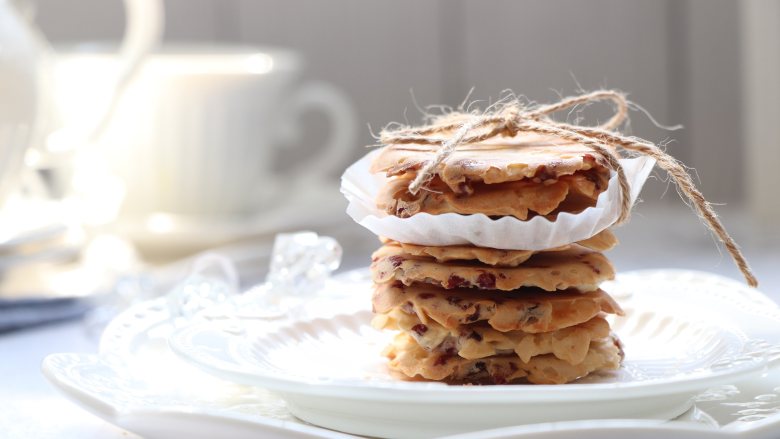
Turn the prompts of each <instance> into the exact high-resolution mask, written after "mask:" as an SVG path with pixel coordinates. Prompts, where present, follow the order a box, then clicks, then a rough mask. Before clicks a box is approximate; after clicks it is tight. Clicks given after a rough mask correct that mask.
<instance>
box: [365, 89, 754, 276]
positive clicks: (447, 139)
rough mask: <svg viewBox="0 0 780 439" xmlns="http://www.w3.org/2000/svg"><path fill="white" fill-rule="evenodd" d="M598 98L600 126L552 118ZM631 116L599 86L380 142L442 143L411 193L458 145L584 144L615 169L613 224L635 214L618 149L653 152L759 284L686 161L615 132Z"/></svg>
mask: <svg viewBox="0 0 780 439" xmlns="http://www.w3.org/2000/svg"><path fill="white" fill-rule="evenodd" d="M599 101H612V103H613V104H614V106H615V114H613V115H612V117H611V118H610V119H609V120H608V121H607V122H606V123H603V124H601V125H598V126H594V127H591V126H582V125H575V124H569V123H564V122H558V121H555V120H553V119H551V118H550V115H552V114H553V113H556V112H559V111H561V110H565V109H569V108H573V107H575V106H577V105H581V104H588V103H594V102H599ZM627 116H628V101H627V100H626V97H625V95H624V94H622V93H620V92H617V91H615V90H598V91H594V92H591V93H586V94H582V95H579V96H572V97H568V98H565V99H562V100H561V101H559V102H556V103H553V104H548V105H541V106H537V107H533V108H525V107H523V106H522V105H521V104H520V103H519V102H518V101H517V100H513V101H507V102H503V103H501V104H500V105H497V106H494V110H492V111H488V112H486V113H483V114H475V113H463V112H452V113H448V114H446V115H444V116H441V117H439V118H437V119H434V120H433V122H432V123H431V124H429V125H425V126H420V127H403V128H399V129H393V130H389V129H385V130H383V131H382V132H381V133H380V136H379V141H380V142H381V143H382V144H384V145H400V144H417V145H433V146H439V149H438V150H437V151H436V155H435V156H434V158H433V160H430V161H428V162H427V163H426V164H425V166H423V168H422V169H421V170H420V171H419V172H418V174H417V176H416V177H415V179H414V180H413V181H412V183H411V184H410V185H409V192H411V193H412V194H417V193H418V192H419V191H420V190H421V189H423V188H424V187H425V185H426V184H427V183H428V182H429V181H430V180H431V179H432V178H433V176H434V174H435V170H436V169H437V168H438V167H439V166H440V165H441V163H442V162H443V161H444V160H446V159H447V157H449V156H450V155H451V154H452V153H453V152H454V151H455V149H457V148H458V146H460V145H467V144H473V143H479V142H482V141H485V140H488V139H491V138H493V137H497V136H502V137H514V136H515V135H516V134H517V133H520V132H528V133H538V134H545V135H549V136H552V137H556V138H559V139H562V140H567V141H570V142H575V143H579V144H582V145H585V146H587V147H589V148H592V149H593V150H594V151H595V152H596V153H598V154H599V155H601V156H602V157H603V158H604V159H605V160H606V161H607V163H608V164H609V166H610V167H611V168H612V169H613V170H615V172H616V173H617V177H618V186H619V188H620V197H621V198H620V199H621V207H620V216H619V217H618V219H617V221H616V222H615V225H617V224H621V223H623V222H625V221H626V220H628V218H629V216H630V213H631V197H630V193H631V192H630V186H629V183H628V178H627V177H626V174H625V171H624V170H623V166H621V164H620V162H619V159H620V153H619V149H624V150H628V151H631V152H635V153H638V154H641V155H647V156H650V157H652V158H654V159H655V160H656V164H657V165H658V166H659V167H660V168H661V169H663V170H665V171H666V172H668V173H669V175H670V176H671V177H672V180H673V181H674V183H675V184H676V185H677V188H678V191H679V192H681V195H684V196H685V198H687V200H689V201H690V202H691V203H692V204H693V206H694V208H695V209H696V212H697V214H698V215H699V217H700V218H702V219H703V220H704V222H705V223H706V225H707V226H708V227H709V229H710V230H711V231H712V232H713V233H715V235H716V236H717V237H718V239H720V241H721V242H722V243H723V245H725V246H726V249H727V250H728V252H729V254H730V255H731V257H732V259H733V260H734V262H735V264H736V265H737V267H738V268H739V270H740V271H741V272H742V275H743V276H744V277H745V281H746V282H747V283H748V285H750V286H752V287H755V286H758V281H757V280H756V277H755V276H754V275H753V272H752V271H751V269H750V267H749V266H748V263H747V260H745V257H744V256H743V255H742V252H741V251H740V250H739V247H738V246H737V244H736V242H734V239H733V238H732V237H731V236H730V235H729V234H728V232H726V229H725V227H723V224H722V223H721V222H720V220H719V219H718V216H717V215H716V214H715V211H714V210H713V209H712V205H711V204H710V203H709V202H708V201H707V200H706V199H705V198H704V196H703V195H702V194H701V192H699V190H698V189H697V188H696V185H695V184H694V183H693V180H692V179H691V176H690V175H689V174H688V172H687V171H686V170H685V168H684V167H683V165H682V164H681V163H680V162H679V161H677V159H675V158H674V157H672V156H670V155H669V154H666V153H665V152H664V151H662V150H661V149H660V148H659V147H658V146H656V145H655V144H653V143H651V142H648V141H647V140H644V139H640V138H637V137H633V136H625V135H623V134H620V133H618V132H616V131H615V130H616V129H617V128H618V127H619V126H620V125H621V124H622V123H623V122H624V121H625V120H626V117H627Z"/></svg>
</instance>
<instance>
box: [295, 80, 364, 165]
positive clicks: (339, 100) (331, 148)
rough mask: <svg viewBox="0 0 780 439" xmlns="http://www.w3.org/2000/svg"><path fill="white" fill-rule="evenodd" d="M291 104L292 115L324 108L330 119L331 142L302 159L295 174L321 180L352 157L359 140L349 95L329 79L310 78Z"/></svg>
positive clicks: (323, 110)
mask: <svg viewBox="0 0 780 439" xmlns="http://www.w3.org/2000/svg"><path fill="white" fill-rule="evenodd" d="M291 104H292V114H293V118H295V117H296V116H298V115H300V114H301V113H303V112H304V111H307V110H312V109H313V110H318V111H322V112H323V113H325V114H326V115H327V116H328V117H329V118H330V121H331V123H330V138H329V139H328V141H327V142H326V143H325V144H324V145H322V146H321V147H320V148H318V152H317V153H315V154H314V155H312V156H310V157H308V158H307V159H306V160H305V161H303V162H301V164H300V165H299V166H297V167H296V168H295V170H294V174H296V175H301V176H302V177H301V178H303V179H310V180H321V179H323V178H324V177H326V176H327V175H328V174H330V173H332V172H336V171H337V170H340V169H341V167H343V166H344V164H345V163H346V161H347V160H348V159H349V158H350V157H351V156H352V148H353V147H354V144H355V142H356V141H357V120H356V116H355V111H354V109H353V107H352V103H351V102H350V100H349V98H348V97H347V96H346V94H344V92H342V91H341V90H340V89H338V88H336V87H335V86H333V85H331V84H329V83H327V82H323V81H310V82H307V83H305V84H304V85H303V86H301V87H300V88H299V89H298V91H297V92H296V93H295V95H294V96H293V99H292V101H291Z"/></svg>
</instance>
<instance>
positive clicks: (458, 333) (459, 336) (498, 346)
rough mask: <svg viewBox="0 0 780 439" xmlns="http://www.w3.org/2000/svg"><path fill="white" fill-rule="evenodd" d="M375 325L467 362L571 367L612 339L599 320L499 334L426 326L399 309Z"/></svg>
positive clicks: (485, 328)
mask: <svg viewBox="0 0 780 439" xmlns="http://www.w3.org/2000/svg"><path fill="white" fill-rule="evenodd" d="M372 325H373V326H374V327H375V328H377V329H397V330H401V331H403V332H405V333H407V334H409V335H411V336H412V337H413V338H414V340H415V341H416V342H417V344H419V345H420V346H421V347H422V348H423V349H425V350H426V351H431V352H441V353H447V352H449V353H452V352H455V353H457V354H458V355H459V356H460V357H463V358H466V359H469V360H471V359H475V358H485V357H491V356H493V355H502V354H511V353H515V354H517V356H519V357H520V359H521V360H523V361H524V362H528V361H530V359H531V358H532V357H535V356H537V355H544V354H553V355H555V357H556V358H559V359H561V360H563V361H565V362H567V363H569V364H579V363H581V362H582V361H583V360H585V355H586V354H587V353H588V347H589V346H590V342H591V341H592V340H596V339H601V338H604V337H607V336H608V335H609V332H610V331H609V323H607V321H606V320H604V318H603V317H601V316H598V317H594V318H592V319H590V320H588V321H587V322H585V323H580V324H578V325H574V326H569V327H568V328H564V329H558V330H556V331H550V332H539V333H536V334H531V333H528V332H522V331H509V332H500V331H496V330H495V329H493V328H491V327H490V325H486V324H471V325H462V326H460V327H458V328H454V329H447V328H445V327H443V326H441V325H440V324H438V323H436V322H435V321H432V320H431V321H428V323H427V324H424V323H422V322H421V321H420V319H419V318H418V317H417V316H416V315H414V314H407V313H405V312H403V311H401V310H400V309H398V308H395V309H393V310H391V311H390V312H389V313H387V314H378V315H376V316H375V317H374V320H373V321H372Z"/></svg>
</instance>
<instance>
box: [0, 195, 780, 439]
mask: <svg viewBox="0 0 780 439" xmlns="http://www.w3.org/2000/svg"><path fill="white" fill-rule="evenodd" d="M640 207H642V206H640ZM670 217H671V218H674V221H669V218H670ZM725 222H726V225H727V227H729V228H730V230H733V233H734V235H735V237H736V238H737V240H738V241H739V242H740V243H742V244H743V245H744V248H745V250H746V254H747V256H748V258H749V260H750V261H751V263H752V265H753V268H754V269H755V271H756V274H757V276H758V278H759V280H760V281H761V283H762V285H761V288H760V289H761V291H762V292H764V293H765V294H767V295H768V296H769V297H771V298H772V299H774V300H775V301H777V302H780V269H778V267H780V247H778V245H777V244H776V243H777V239H776V238H777V237H776V236H774V237H771V239H769V240H767V239H758V238H756V237H753V236H751V235H750V228H749V226H748V225H746V224H744V223H742V222H740V221H739V218H738V217H728V216H727V217H726V221H725ZM670 223H672V224H674V228H669V224H670ZM321 233H323V234H330V235H332V236H335V237H336V238H337V239H339V241H340V242H342V244H346V245H345V260H344V264H343V265H344V268H354V267H358V266H361V265H362V266H365V265H367V262H368V259H369V255H370V252H371V249H374V248H376V247H377V245H378V242H377V241H376V238H374V237H373V236H372V235H370V233H368V232H365V231H363V230H362V229H360V228H359V227H358V226H354V225H352V224H350V223H346V224H345V228H344V229H343V230H342V229H339V230H326V231H321ZM618 236H619V237H620V239H621V245H619V246H618V247H616V248H615V249H613V250H612V251H611V252H610V253H609V257H610V259H611V260H612V261H613V263H614V264H615V265H616V267H617V269H618V271H619V272H620V271H627V270H634V269H642V268H648V269H650V268H685V269H697V270H704V271H710V272H714V273H718V274H721V275H725V276H729V277H733V278H736V279H739V274H738V272H737V271H736V269H735V268H734V267H733V265H732V263H731V260H730V259H729V257H728V255H727V254H725V253H724V254H719V253H718V251H717V248H716V246H715V244H714V243H713V240H712V238H711V237H710V235H708V233H707V232H706V231H705V230H704V228H703V226H701V225H700V224H698V222H697V220H696V218H695V216H694V215H693V214H692V213H691V212H690V211H687V210H676V211H675V212H672V213H669V212H663V211H657V210H656V209H641V208H640V209H639V211H638V212H637V213H636V214H635V215H634V217H633V219H632V221H631V223H630V224H629V225H627V226H625V227H623V228H621V229H619V230H618ZM765 238H770V237H765ZM367 297H368V296H367ZM367 300H368V299H367ZM96 351H97V339H96V338H95V337H90V336H88V335H87V332H86V329H85V327H84V325H83V324H82V323H81V322H69V323H60V324H54V325H49V326H45V327H40V328H34V329H27V330H23V331H17V332H13V333H10V334H4V335H0V437H2V438H6V437H8V438H31V439H35V438H54V437H56V438H65V439H68V438H135V437H138V436H136V435H134V434H132V433H129V432H127V431H124V430H121V429H119V428H116V427H114V426H112V425H110V424H108V423H106V422H104V421H103V420H101V419H99V418H97V417H96V416H93V415H91V414H90V413H88V412H86V411H84V410H82V409H80V408H79V407H77V406H76V405H75V404H73V403H71V402H70V401H68V400H66V399H65V398H64V397H62V396H61V395H60V394H59V393H58V392H57V391H56V390H55V389H54V388H53V387H51V386H50V385H49V383H48V382H47V381H46V380H45V378H44V377H43V376H42V375H41V373H40V363H41V360H42V359H43V358H44V357H45V356H46V355H47V354H49V353H54V352H79V353H95V352H96Z"/></svg>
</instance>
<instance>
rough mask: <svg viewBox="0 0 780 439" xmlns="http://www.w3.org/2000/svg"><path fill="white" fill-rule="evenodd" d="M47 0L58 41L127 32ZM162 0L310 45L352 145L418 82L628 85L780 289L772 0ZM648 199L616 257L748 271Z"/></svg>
mask: <svg viewBox="0 0 780 439" xmlns="http://www.w3.org/2000/svg"><path fill="white" fill-rule="evenodd" d="M36 3H37V5H38V11H37V22H38V23H39V25H40V27H41V28H42V30H43V31H44V33H45V34H46V35H47V36H48V37H49V38H50V39H51V40H52V41H54V42H55V43H73V42H83V41H94V40H104V41H117V40H118V39H119V38H120V36H121V34H122V31H123V23H124V18H123V10H122V6H121V2H120V1H119V0H111V1H108V0H39V1H37V2H36ZM165 9H166V11H165V14H166V20H165V42H166V43H168V42H183V41H186V42H192V41H197V42H206V43H211V42H214V43H240V44H247V45H252V46H259V47H264V46H280V47H286V48H290V49H294V50H296V51H299V52H300V53H301V54H302V55H303V57H304V59H305V63H306V68H305V76H306V78H316V79H320V80H325V81H328V82H331V83H333V84H335V85H337V86H338V87H340V88H341V89H343V90H345V91H346V92H347V94H348V96H349V98H350V99H351V100H352V102H353V103H354V106H355V109H356V110H357V114H358V119H359V121H360V124H359V132H358V133H357V134H358V138H359V141H358V142H356V143H355V144H354V145H350V148H351V150H352V151H353V156H354V157H355V158H357V157H359V156H360V155H362V154H363V153H364V152H365V149H364V148H363V146H364V145H368V144H371V143H373V139H372V138H371V135H370V132H369V130H368V128H367V126H366V125H367V124H370V126H371V127H373V129H374V130H375V131H378V129H379V128H381V127H382V126H383V125H385V124H386V123H388V122H390V121H402V122H403V121H406V120H408V121H410V122H412V123H414V122H417V121H418V120H419V113H418V112H417V110H416V109H415V108H414V105H413V101H412V98H411V96H410V93H409V90H410V89H411V90H413V91H414V95H415V96H416V99H417V101H418V102H420V103H421V104H422V105H426V104H447V105H457V104H459V103H460V102H461V101H462V100H463V98H464V97H465V96H466V93H467V92H468V90H469V89H470V88H471V87H475V92H474V94H473V97H474V98H476V99H488V98H491V97H492V98H495V97H497V96H498V95H499V94H500V92H501V91H502V90H504V89H508V88H511V89H513V90H514V91H516V92H517V93H521V94H524V95H526V96H528V97H529V98H531V99H533V100H537V101H540V102H545V101H551V100H555V99H556V98H557V97H558V94H559V93H562V94H571V93H575V92H577V90H578V88H579V87H580V86H581V87H582V88H584V89H586V90H590V89H596V88H601V87H607V88H618V89H621V90H624V91H626V92H628V93H629V97H630V99H632V100H633V101H634V102H637V103H639V104H641V105H642V106H643V107H644V108H645V109H647V110H648V111H649V112H650V113H651V114H652V115H653V116H654V117H655V118H656V119H657V120H658V121H659V122H660V123H663V124H678V123H679V124H682V125H684V126H685V129H684V130H680V131H674V132H668V131H664V130H661V129H659V128H657V127H655V126H654V125H653V124H652V123H651V122H650V121H649V120H648V118H647V117H645V116H644V115H642V114H640V113H636V112H635V113H633V114H632V117H633V120H632V123H631V128H632V132H633V134H635V135H638V136H640V137H644V138H647V139H649V140H653V141H664V140H667V139H673V140H674V141H673V142H671V143H670V144H669V146H668V151H669V152H670V153H672V154H673V155H674V156H675V157H677V158H678V159H680V160H681V161H683V162H684V163H685V164H687V165H688V166H691V167H693V168H695V170H696V173H697V175H698V178H699V181H700V187H701V189H702V192H703V193H704V195H705V196H706V197H707V198H708V199H709V200H710V201H711V202H712V203H715V204H718V205H719V206H718V211H719V212H721V213H722V215H723V216H724V221H725V223H726V226H727V227H728V228H729V229H730V230H731V231H732V233H733V234H734V235H735V237H736V238H737V240H738V241H739V242H740V243H741V244H742V245H743V246H744V247H745V248H746V253H747V257H748V259H749V260H750V261H751V262H752V263H753V265H755V266H756V271H757V272H758V275H759V280H763V281H764V285H765V288H764V289H765V290H768V291H767V292H768V293H770V294H774V297H776V298H780V281H778V277H777V274H775V270H774V269H773V267H775V266H777V264H778V263H780V252H779V251H778V241H780V231H779V230H780V229H779V228H778V227H777V225H776V224H777V222H778V221H780V201H778V199H779V198H780V197H778V196H777V195H776V194H775V192H774V189H773V188H776V187H778V186H779V185H780V182H779V181H778V179H779V178H780V177H778V175H777V173H776V172H774V168H776V167H777V166H779V165H780V157H779V156H778V155H779V154H780V152H778V151H780V140H779V139H780V137H779V136H777V134H778V133H777V130H778V124H777V123H776V120H775V119H773V116H774V112H776V111H777V110H774V109H773V107H774V105H775V102H777V99H778V98H780V91H778V89H777V80H778V76H772V75H771V72H773V71H777V70H778V66H780V45H779V44H778V43H780V41H778V39H777V35H774V33H775V32H777V31H776V30H775V31H773V30H772V29H777V27H778V25H780V7H778V3H777V2H775V1H764V0H750V1H746V2H732V1H728V0H684V1H673V0H659V1H652V2H648V1H640V0H629V1H617V0H597V1H589V2H580V1H576V0H554V1H541V0H539V1H501V0H489V1H479V2H477V1H465V0H454V1H444V0H439V1H428V2H417V1H406V0H403V1H394V2H365V1H360V0H340V1H334V2H321V1H316V0H306V1H295V2H290V1H282V0H262V1H260V0H166V1H165ZM766 81H769V82H766ZM306 122H307V124H306V127H307V128H306V133H305V135H304V138H303V140H302V141H301V142H300V148H298V149H296V150H293V151H286V152H285V153H284V154H283V155H282V157H281V158H280V159H279V161H278V162H276V165H275V166H279V167H280V168H281V169H283V168H284V166H285V165H286V164H289V163H290V161H291V160H295V159H296V158H301V157H306V154H307V150H306V145H307V144H313V143H316V141H317V139H318V138H320V137H322V136H324V135H326V133H324V131H325V127H326V124H325V123H324V122H323V121H322V120H320V119H319V118H318V117H317V116H316V115H310V116H309V117H307V119H306ZM347 164H348V163H347V162H345V163H344V166H346V165H347ZM336 178H337V175H333V179H334V180H335V179H336ZM642 198H643V199H644V203H643V204H641V205H640V206H639V207H638V208H637V209H636V211H635V215H634V221H633V222H632V223H631V224H630V225H628V226H625V227H623V229H621V230H620V236H621V238H622V239H623V241H624V243H623V245H622V246H620V247H619V248H618V249H616V250H615V252H614V253H613V257H614V259H615V263H616V264H617V265H618V267H619V268H621V269H633V268H653V267H661V266H664V267H669V266H671V267H688V268H699V269H705V270H709V271H715V272H719V273H723V274H726V275H729V276H733V277H738V274H737V272H736V270H735V269H734V268H733V267H732V264H731V261H730V259H729V258H728V256H727V255H726V254H725V253H722V252H720V253H719V250H718V249H717V246H716V245H715V241H714V239H713V238H712V237H711V236H710V235H709V234H708V232H707V231H706V230H705V228H704V226H701V225H699V224H698V221H697V219H696V217H695V215H694V214H693V213H691V211H690V210H688V208H687V207H686V206H684V204H683V203H682V202H681V201H680V199H679V198H678V197H677V195H676V194H675V193H674V190H673V188H672V187H671V186H669V185H667V184H666V183H664V182H659V181H652V180H651V181H650V182H649V183H648V184H647V185H646V186H645V192H644V193H643V197H642ZM331 204H332V203H331ZM323 208H333V207H332V206H323ZM338 208H341V207H340V206H338ZM348 222H349V220H348V218H347V217H346V216H344V223H346V224H345V225H344V227H345V228H346V229H347V231H346V232H344V231H342V232H332V233H335V234H337V235H338V234H339V233H343V234H344V236H348V237H347V238H342V239H346V240H347V241H348V242H346V243H345V244H346V247H347V252H346V255H347V265H350V264H352V265H357V264H365V263H366V261H367V260H368V251H370V249H371V248H372V247H373V246H374V245H375V243H374V241H373V238H372V237H370V235H368V233H367V232H364V231H361V230H358V228H357V226H353V225H351V224H348Z"/></svg>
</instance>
